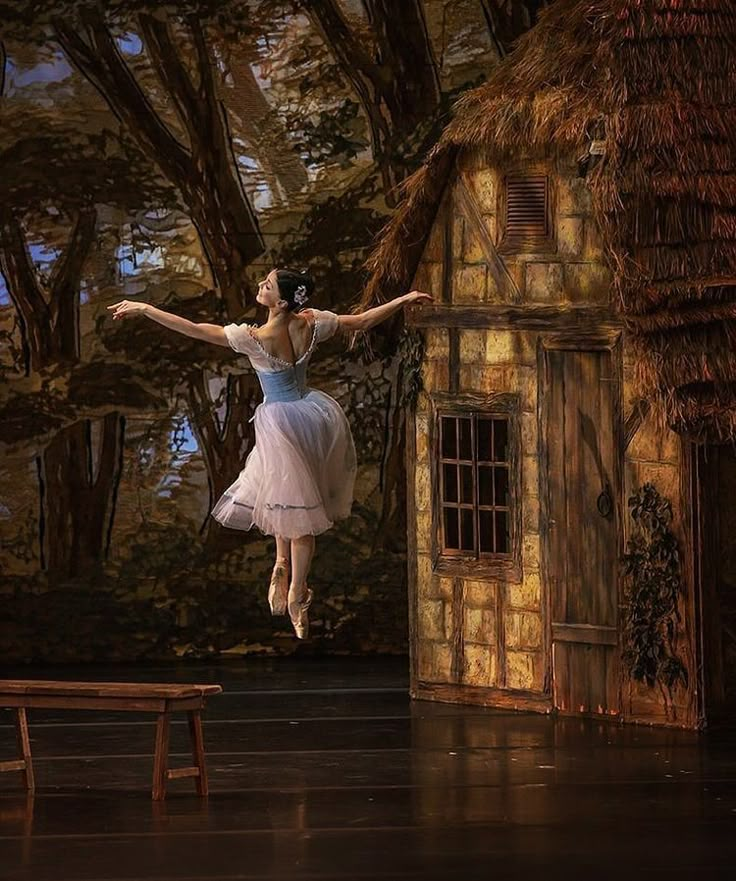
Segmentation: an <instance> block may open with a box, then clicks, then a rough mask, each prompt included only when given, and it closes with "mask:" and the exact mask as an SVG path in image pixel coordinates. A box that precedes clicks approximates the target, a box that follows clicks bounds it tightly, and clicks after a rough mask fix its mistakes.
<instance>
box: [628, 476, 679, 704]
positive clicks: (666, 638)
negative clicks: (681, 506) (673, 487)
mask: <svg viewBox="0 0 736 881" xmlns="http://www.w3.org/2000/svg"><path fill="white" fill-rule="evenodd" d="M629 512H630V514H631V518H632V520H633V521H634V526H635V529H634V533H633V535H632V536H631V538H630V539H629V541H628V543H627V553H626V554H625V555H624V558H623V564H624V577H625V593H624V605H625V610H624V634H623V636H624V651H623V659H624V663H625V665H626V666H627V668H628V670H629V673H630V674H631V676H632V678H633V679H635V680H637V681H638V682H646V683H647V685H649V686H650V687H653V686H655V685H659V686H660V687H663V688H664V687H666V688H667V689H668V691H670V692H671V691H672V689H673V688H674V687H675V685H676V684H677V683H678V682H682V684H683V685H687V669H686V667H685V665H684V664H683V662H682V661H681V659H680V658H679V656H678V654H677V646H676V642H677V625H678V623H679V620H680V614H679V610H678V599H679V597H680V595H681V594H682V593H683V592H684V587H683V583H682V574H681V568H680V550H679V546H678V542H677V537H676V536H675V534H674V533H673V532H672V530H671V528H670V524H671V522H672V505H671V504H670V502H669V501H668V500H667V499H665V498H663V497H662V496H661V495H660V494H659V492H658V491H657V489H656V488H655V487H654V486H653V485H652V484H651V483H645V484H644V485H643V486H642V487H641V488H640V489H639V490H638V491H637V492H636V493H635V494H634V495H633V496H631V498H630V499H629Z"/></svg>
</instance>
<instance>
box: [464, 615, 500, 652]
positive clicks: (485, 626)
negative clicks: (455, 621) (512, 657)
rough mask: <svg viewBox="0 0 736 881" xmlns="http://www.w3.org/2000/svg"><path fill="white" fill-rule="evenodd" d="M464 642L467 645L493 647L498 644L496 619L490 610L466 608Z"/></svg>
mask: <svg viewBox="0 0 736 881" xmlns="http://www.w3.org/2000/svg"><path fill="white" fill-rule="evenodd" d="M463 640H464V642H466V643H469V642H472V643H480V644H481V645H493V644H494V643H495V642H496V619H495V615H494V613H493V612H492V611H491V610H490V609H477V608H474V607H472V606H466V607H465V608H464V609H463Z"/></svg>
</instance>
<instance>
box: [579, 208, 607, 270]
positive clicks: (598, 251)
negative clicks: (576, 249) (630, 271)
mask: <svg viewBox="0 0 736 881" xmlns="http://www.w3.org/2000/svg"><path fill="white" fill-rule="evenodd" d="M583 242H584V244H583V254H582V256H583V259H584V260H595V261H596V262H598V263H601V262H603V259H604V256H605V255H604V252H603V236H601V231H600V229H599V228H598V224H597V223H596V222H595V220H594V219H593V218H592V217H586V218H585V220H584V233H583Z"/></svg>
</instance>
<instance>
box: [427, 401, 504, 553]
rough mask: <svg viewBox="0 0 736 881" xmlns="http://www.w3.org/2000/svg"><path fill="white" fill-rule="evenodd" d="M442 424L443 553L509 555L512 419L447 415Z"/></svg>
mask: <svg viewBox="0 0 736 881" xmlns="http://www.w3.org/2000/svg"><path fill="white" fill-rule="evenodd" d="M439 422H440V426H439V428H440V438H439V441H440V446H439V452H440V462H439V478H440V480H439V484H440V485H439V490H440V511H441V516H440V529H441V536H442V538H441V542H442V548H441V552H442V554H445V555H462V556H471V557H475V558H476V559H480V558H483V557H489V556H492V557H509V556H510V555H511V553H512V547H511V529H512V521H511V518H512V513H513V512H512V486H511V465H512V456H511V443H510V420H509V417H507V416H496V415H493V416H491V415H487V414H483V413H468V414H464V415H441V416H440V417H439Z"/></svg>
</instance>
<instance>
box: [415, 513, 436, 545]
mask: <svg viewBox="0 0 736 881" xmlns="http://www.w3.org/2000/svg"><path fill="white" fill-rule="evenodd" d="M416 518H417V532H416V536H417V550H418V551H424V552H426V553H429V550H430V548H431V547H432V515H431V513H430V512H429V511H417V512H416Z"/></svg>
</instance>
